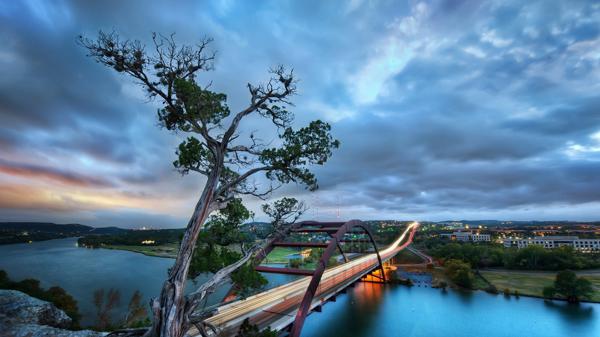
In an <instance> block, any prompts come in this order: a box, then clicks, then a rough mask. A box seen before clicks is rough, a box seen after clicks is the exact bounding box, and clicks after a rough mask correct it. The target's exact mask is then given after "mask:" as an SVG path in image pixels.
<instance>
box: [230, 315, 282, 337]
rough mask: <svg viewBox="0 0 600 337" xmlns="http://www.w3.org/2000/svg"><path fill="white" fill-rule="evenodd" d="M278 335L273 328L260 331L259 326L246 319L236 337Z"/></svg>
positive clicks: (271, 336)
mask: <svg viewBox="0 0 600 337" xmlns="http://www.w3.org/2000/svg"><path fill="white" fill-rule="evenodd" d="M277 335H278V333H277V331H276V330H271V328H266V329H265V330H263V331H260V330H259V329H258V326H256V325H254V324H251V323H250V320H249V319H248V318H246V319H245V320H244V321H243V322H242V325H241V326H240V330H239V331H238V333H237V334H236V335H235V336H236V337H277Z"/></svg>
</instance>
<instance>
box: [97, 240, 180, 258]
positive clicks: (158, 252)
mask: <svg viewBox="0 0 600 337" xmlns="http://www.w3.org/2000/svg"><path fill="white" fill-rule="evenodd" d="M102 248H106V249H120V250H128V251H131V252H136V253H142V254H144V255H149V256H158V257H169V258H175V257H176V256H177V251H178V250H179V244H178V243H167V244H164V245H158V246H147V245H140V246H127V245H102Z"/></svg>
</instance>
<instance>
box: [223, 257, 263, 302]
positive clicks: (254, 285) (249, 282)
mask: <svg viewBox="0 0 600 337" xmlns="http://www.w3.org/2000/svg"><path fill="white" fill-rule="evenodd" d="M231 280H232V281H233V284H234V285H235V288H236V290H237V291H238V294H239V295H240V296H241V297H242V298H245V297H248V296H249V295H251V294H252V293H253V292H255V291H256V290H259V289H262V288H263V287H264V286H266V285H267V283H268V281H267V279H266V278H264V277H263V276H262V275H261V274H260V273H259V272H257V271H256V270H254V266H252V265H251V264H245V265H243V266H241V267H240V268H238V269H237V270H236V271H234V272H233V273H232V274H231Z"/></svg>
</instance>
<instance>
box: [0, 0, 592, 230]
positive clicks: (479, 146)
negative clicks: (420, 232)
mask: <svg viewBox="0 0 600 337" xmlns="http://www.w3.org/2000/svg"><path fill="white" fill-rule="evenodd" d="M100 29H103V30H108V31H111V30H115V31H117V32H119V33H120V34H122V35H123V36H125V37H129V38H137V39H141V40H142V41H145V42H148V41H149V39H150V36H151V32H153V31H156V32H162V33H171V32H176V33H177V35H176V38H177V40H179V41H180V42H185V43H194V42H195V41H198V40H199V39H200V38H202V37H203V36H210V37H213V38H214V39H215V43H214V45H213V48H214V49H215V50H217V51H218V57H217V62H216V70H215V71H214V72H212V73H209V74H206V75H205V76H206V81H207V82H208V81H212V83H213V84H212V88H213V89H215V90H219V91H222V92H225V93H227V94H228V97H229V105H230V107H231V108H232V110H237V109H241V108H243V107H244V105H245V104H246V103H247V101H248V94H247V90H246V87H245V84H246V83H248V82H252V83H255V82H258V81H261V80H264V79H265V77H266V75H267V70H268V69H269V68H270V67H272V66H274V65H278V64H284V65H289V66H292V67H294V69H295V73H296V74H297V75H298V76H299V78H300V83H299V89H300V95H298V96H297V97H295V99H294V101H295V103H296V107H295V112H296V113H297V117H296V124H297V126H301V125H302V124H303V123H306V122H307V121H309V120H312V119H315V118H320V119H324V120H327V121H328V122H330V123H331V124H332V126H333V132H334V134H335V135H336V137H337V138H339V139H340V140H341V142H342V147H341V148H340V149H339V151H337V152H336V153H335V155H334V157H333V159H332V160H331V162H329V163H327V165H326V166H324V167H320V168H318V169H317V170H316V171H317V173H318V178H319V182H320V186H321V189H320V190H319V192H317V193H312V194H310V193H307V192H306V191H304V190H303V189H302V188H301V187H298V186H287V187H285V188H283V189H281V190H280V191H278V193H277V194H276V195H274V197H277V196H280V195H292V196H297V197H299V198H303V199H305V200H306V201H307V203H308V204H309V205H310V206H311V207H312V210H311V211H310V212H309V214H308V215H307V217H316V218H320V219H327V218H334V217H337V216H338V214H339V216H340V217H343V218H363V219H368V218H371V219H372V218H378V219H380V218H407V219H408V218H410V219H413V218H416V219H423V220H439V219H446V218H473V217H477V218H500V219H511V218H512V219H566V218H569V219H581V220H589V219H595V220H598V219H600V96H599V93H600V54H599V53H598V50H599V49H600V5H599V4H596V3H593V2H589V1H569V2H559V1H541V0H540V1H532V2H531V1H530V2H527V3H523V2H521V1H509V2H507V1H488V2H478V1H450V0H434V1H422V2H420V1H411V2H409V3H408V4H399V3H398V2H396V1H380V2H378V1H360V0H359V1H351V2H349V3H345V2H333V1H326V2H323V1H301V2H298V1H267V2H260V3H251V2H243V1H222V2H211V3H206V2H195V1H189V2H178V3H177V5H173V4H170V3H167V2H164V3H161V4H158V3H152V4H148V3H146V2H144V1H127V2H123V1H104V2H99V3H90V2H80V1H55V2H46V1H33V0H32V1H24V2H16V1H15V2H7V3H4V4H2V5H0V32H1V33H0V72H1V73H2V76H0V221H2V220H48V221H52V220H54V221H60V222H82V223H87V224H94V225H121V226H132V227H136V226H141V225H153V226H182V225H183V224H185V222H186V217H187V216H188V215H189V214H190V212H191V209H192V207H193V205H194V201H195V197H196V196H197V194H198V191H199V188H200V187H201V186H202V181H203V180H202V178H200V177H194V176H186V177H181V176H180V175H178V174H177V173H176V172H175V171H174V170H173V168H172V166H171V162H172V161H173V160H174V151H173V150H174V148H175V146H176V145H177V144H178V143H179V141H180V140H181V138H180V136H177V135H173V134H170V133H169V132H167V131H165V130H160V129H159V128H157V127H156V120H155V118H156V113H155V111H156V108H157V106H156V103H155V102H148V101H147V100H146V98H145V97H144V95H143V92H142V91H141V90H140V88H139V87H137V86H136V85H135V84H134V83H132V82H131V81H130V80H129V79H127V78H125V77H122V76H119V75H118V74H115V73H113V72H111V71H109V70H108V69H104V68H103V67H102V66H101V65H98V64H96V63H94V62H93V60H91V59H90V58H88V57H86V56H85V51H84V50H83V48H81V47H80V46H78V45H77V36H79V35H80V34H84V35H87V36H94V35H95V34H96V33H97V32H98V30H100ZM260 125H261V124H260V123H259V122H258V121H257V120H251V121H250V123H249V125H247V127H246V130H254V129H258V131H259V132H261V131H262V132H263V134H262V136H263V138H269V137H271V136H272V134H271V133H267V132H266V131H265V130H262V129H261V126H260ZM247 201H248V204H249V205H251V207H252V208H254V209H255V210H256V211H257V215H258V219H261V217H262V215H261V214H260V211H258V209H259V208H258V206H259V205H260V203H261V201H260V200H251V199H248V200H247Z"/></svg>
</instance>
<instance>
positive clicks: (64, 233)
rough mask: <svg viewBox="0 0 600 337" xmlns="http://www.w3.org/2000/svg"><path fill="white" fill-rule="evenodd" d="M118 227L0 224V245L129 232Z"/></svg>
mask: <svg viewBox="0 0 600 337" xmlns="http://www.w3.org/2000/svg"><path fill="white" fill-rule="evenodd" d="M129 231H131V230H129V229H123V228H118V227H103V228H94V227H91V226H86V225H81V224H55V223H51V222H0V244H9V243H24V242H31V241H44V240H52V239H61V238H69V237H76V236H84V235H93V234H98V235H116V234H122V233H126V232H129Z"/></svg>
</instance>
